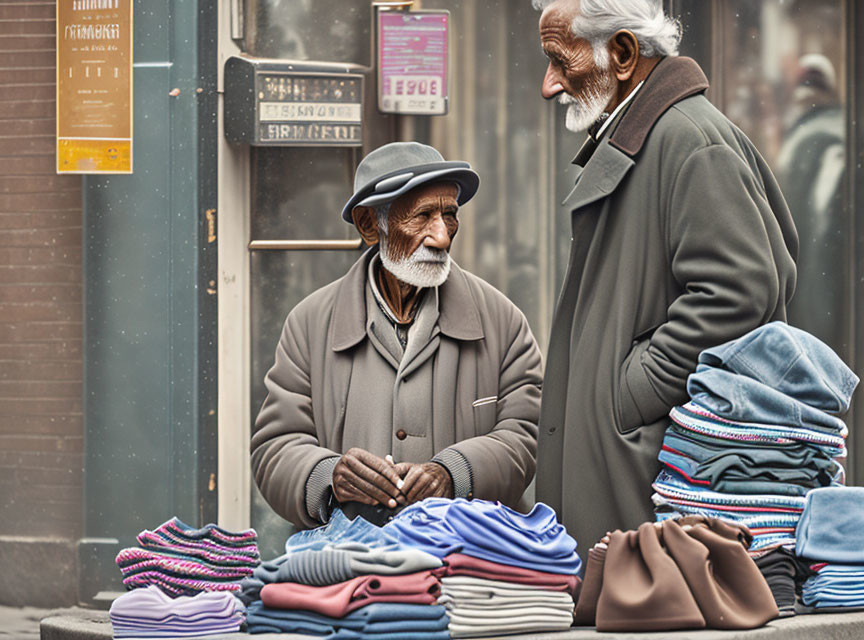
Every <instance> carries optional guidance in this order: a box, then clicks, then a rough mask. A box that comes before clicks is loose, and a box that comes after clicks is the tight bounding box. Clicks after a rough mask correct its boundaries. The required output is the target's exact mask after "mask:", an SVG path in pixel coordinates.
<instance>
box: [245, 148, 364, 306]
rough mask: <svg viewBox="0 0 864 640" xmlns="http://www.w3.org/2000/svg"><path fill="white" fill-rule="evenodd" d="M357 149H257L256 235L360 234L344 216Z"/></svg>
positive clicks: (268, 237) (315, 236)
mask: <svg viewBox="0 0 864 640" xmlns="http://www.w3.org/2000/svg"><path fill="white" fill-rule="evenodd" d="M357 153H359V152H358V151H355V150H354V149H351V148H342V149H330V148H315V147H311V148H296V147H295V148H291V147H258V148H254V149H253V150H252V228H251V232H252V239H253V240H344V239H347V238H356V237H358V236H357V233H356V231H354V227H353V226H352V225H350V224H347V223H345V222H344V221H343V220H342V217H341V216H340V213H341V211H342V206H343V205H344V204H345V203H346V202H347V201H348V198H350V197H351V193H352V189H351V187H352V186H353V184H354V167H355V156H356V155H357ZM308 293H312V290H311V289H310V290H309V292H308Z"/></svg>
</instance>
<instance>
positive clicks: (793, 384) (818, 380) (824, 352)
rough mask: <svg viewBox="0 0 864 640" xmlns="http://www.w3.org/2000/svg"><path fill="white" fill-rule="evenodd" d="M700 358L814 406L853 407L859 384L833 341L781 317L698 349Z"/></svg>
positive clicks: (841, 410)
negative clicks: (716, 343) (835, 350)
mask: <svg viewBox="0 0 864 640" xmlns="http://www.w3.org/2000/svg"><path fill="white" fill-rule="evenodd" d="M699 364H703V365H707V366H709V367H715V368H722V369H724V370H726V371H729V372H731V373H734V374H737V375H739V376H743V377H747V378H750V379H751V380H755V381H757V382H760V383H762V384H763V385H765V386H767V387H769V388H771V389H773V390H774V391H776V392H778V393H780V394H783V395H786V396H789V397H790V398H794V399H795V400H797V401H798V402H800V403H802V404H805V405H807V406H809V407H812V408H813V409H817V410H820V411H825V412H828V413H834V414H842V413H845V412H846V411H848V410H849V403H850V402H851V399H852V392H853V391H854V390H855V387H856V386H857V385H858V377H857V376H856V375H855V374H854V373H853V372H852V371H851V370H850V369H849V367H847V366H846V364H845V363H844V362H843V360H842V359H841V358H840V356H838V355H837V354H836V353H834V351H833V350H832V349H831V347H829V346H828V345H826V344H825V343H824V342H822V341H821V340H819V339H818V338H816V337H815V336H812V335H810V334H809V333H807V332H806V331H802V330H801V329H798V328H796V327H793V326H791V325H788V324H786V323H785V322H779V321H778V322H770V323H768V324H765V325H763V326H761V327H757V328H756V329H754V330H753V331H750V332H749V333H747V334H745V335H744V336H742V337H741V338H738V339H736V340H731V341H729V342H726V343H724V344H721V345H719V346H716V347H712V348H711V349H706V350H705V351H703V352H702V353H701V354H700V355H699ZM751 399H758V396H754V397H753V398H751ZM756 421H757V422H763V421H761V420H756ZM767 422H771V423H773V424H782V422H780V421H776V420H767ZM798 426H802V425H798Z"/></svg>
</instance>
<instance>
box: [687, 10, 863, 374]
mask: <svg viewBox="0 0 864 640" xmlns="http://www.w3.org/2000/svg"><path fill="white" fill-rule="evenodd" d="M844 4H845V3H844V2H842V1H840V0H836V1H833V2H826V1H825V0H763V1H761V2H752V1H750V0H725V1H723V2H715V3H706V2H702V1H701V0H690V1H689V2H675V3H674V5H673V10H674V11H676V13H679V14H680V15H682V18H683V21H684V23H685V26H686V25H687V24H688V23H693V22H696V24H697V28H698V27H704V25H705V24H708V23H709V22H708V21H709V20H711V15H712V12H711V11H706V7H707V6H708V5H712V6H713V21H714V22H713V26H712V28H711V32H712V33H713V47H711V52H712V57H713V61H712V63H711V64H707V65H706V67H707V68H706V71H708V72H709V73H710V74H711V75H712V78H711V81H712V89H711V92H710V94H709V97H710V98H711V99H712V101H713V102H714V103H715V104H716V105H717V106H718V107H719V108H720V109H721V110H722V111H723V112H724V113H725V114H726V115H727V116H728V117H729V118H730V119H731V120H732V121H733V122H735V123H736V124H737V125H738V126H739V127H741V129H742V130H743V131H744V132H745V133H746V134H747V136H748V137H750V139H751V140H753V142H754V143H755V145H756V147H757V148H758V149H759V151H760V152H761V153H762V155H763V156H764V157H765V159H766V160H767V161H768V163H769V164H770V166H771V168H772V169H773V171H774V173H775V175H776V176H777V178H778V180H779V182H780V186H781V188H782V189H783V194H784V195H785V197H786V201H787V203H788V205H789V209H790V210H791V212H792V215H793V217H794V219H795V225H796V227H797V229H798V235H799V239H800V253H799V258H798V284H797V287H796V292H795V296H794V298H793V299H792V303H791V304H790V306H789V322H790V323H791V324H794V325H796V326H798V327H801V328H802V329H805V330H807V331H809V332H811V333H813V334H814V335H816V336H818V337H819V338H821V339H822V340H824V341H825V342H826V343H827V344H829V345H830V346H831V347H832V348H834V350H836V351H837V352H838V353H839V354H840V355H841V356H843V357H844V359H846V360H847V361H849V358H850V356H851V350H850V338H849V335H850V327H851V322H850V319H849V318H850V315H849V314H850V304H849V295H848V291H849V287H850V276H849V269H850V265H851V255H850V250H849V238H850V234H849V228H850V224H849V220H850V214H849V210H850V209H849V203H848V202H847V201H846V200H847V198H846V190H845V183H844V180H845V173H846V158H845V147H846V121H847V113H846V87H847V84H848V79H847V69H846V64H845V61H846V46H847V43H846V40H845V37H844V34H845V29H844ZM694 17H695V18H696V20H694ZM704 32H705V30H704V28H702V29H699V31H697V32H696V33H691V32H687V31H685V34H684V43H683V47H682V53H690V54H691V55H695V56H696V57H697V58H700V62H703V63H704V62H705V54H706V53H707V52H706V47H704V46H703V43H700V42H698V39H697V38H698V36H699V34H703V35H704ZM694 36H696V37H694ZM700 54H701V55H700Z"/></svg>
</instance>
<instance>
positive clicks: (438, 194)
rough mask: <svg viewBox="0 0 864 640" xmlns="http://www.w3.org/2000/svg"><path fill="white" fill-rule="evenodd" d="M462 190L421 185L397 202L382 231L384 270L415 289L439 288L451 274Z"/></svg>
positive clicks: (453, 186)
mask: <svg viewBox="0 0 864 640" xmlns="http://www.w3.org/2000/svg"><path fill="white" fill-rule="evenodd" d="M458 193H459V190H458V187H457V186H456V185H455V184H452V183H432V184H427V185H421V186H419V187H417V188H416V189H412V190H411V191H409V192H408V193H406V194H403V195H402V196H400V197H399V198H397V199H396V200H394V201H393V203H392V204H391V205H390V211H389V213H388V214H387V224H386V228H384V227H382V228H380V229H379V235H380V242H381V261H382V264H383V265H384V268H385V269H387V270H388V271H390V273H392V274H393V275H394V276H396V277H397V278H398V279H399V280H402V281H403V282H407V283H408V284H410V285H413V286H415V287H437V286H439V285H440V284H443V282H444V281H445V280H446V279H447V275H448V274H449V273H450V254H449V251H450V244H451V242H452V241H453V237H454V236H455V235H456V232H457V231H458V230H459V221H458V220H457V219H456V212H457V211H458V209H459V203H458V202H457V200H456V198H457V196H458Z"/></svg>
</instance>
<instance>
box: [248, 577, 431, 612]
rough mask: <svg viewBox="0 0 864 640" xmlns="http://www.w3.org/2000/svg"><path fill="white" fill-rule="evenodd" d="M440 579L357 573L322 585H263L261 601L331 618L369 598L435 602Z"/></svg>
mask: <svg viewBox="0 0 864 640" xmlns="http://www.w3.org/2000/svg"><path fill="white" fill-rule="evenodd" d="M439 595H441V583H440V582H439V581H438V578H437V577H436V576H435V575H433V573H432V572H431V571H420V572H417V573H408V574H405V575H401V576H375V575H371V576H359V577H357V578H353V579H351V580H348V581H347V582H339V583H337V584H331V585H328V586H326V587H312V586H309V585H305V584H298V583H296V582H277V583H274V584H268V585H264V588H263V589H261V602H263V603H264V606H266V607H272V608H273V609H300V610H303V611H314V612H315V613H320V614H322V615H325V616H330V617H331V618H342V617H344V616H346V615H347V614H349V613H351V612H352V611H354V610H355V609H359V608H360V607H363V606H365V605H367V604H372V603H373V602H398V603H403V604H435V603H436V602H437V601H438V596H439Z"/></svg>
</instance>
